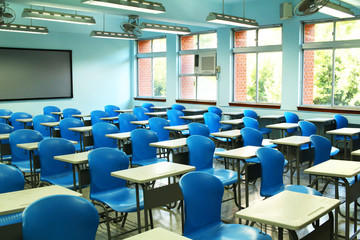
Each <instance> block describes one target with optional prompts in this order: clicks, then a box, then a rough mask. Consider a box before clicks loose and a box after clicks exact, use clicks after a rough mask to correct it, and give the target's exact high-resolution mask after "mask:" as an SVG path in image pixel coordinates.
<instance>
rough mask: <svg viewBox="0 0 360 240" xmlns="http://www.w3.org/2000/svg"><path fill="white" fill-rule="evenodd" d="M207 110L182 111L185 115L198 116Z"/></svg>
mask: <svg viewBox="0 0 360 240" xmlns="http://www.w3.org/2000/svg"><path fill="white" fill-rule="evenodd" d="M207 111H208V110H207V109H195V108H193V109H184V110H183V112H184V114H185V115H188V116H190V115H198V114H203V113H206V112H207Z"/></svg>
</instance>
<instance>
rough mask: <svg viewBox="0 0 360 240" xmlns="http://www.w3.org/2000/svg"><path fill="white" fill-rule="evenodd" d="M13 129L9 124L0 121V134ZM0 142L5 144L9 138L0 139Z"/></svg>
mask: <svg viewBox="0 0 360 240" xmlns="http://www.w3.org/2000/svg"><path fill="white" fill-rule="evenodd" d="M13 130H14V128H13V127H12V126H10V125H9V124H6V123H0V134H3V133H11V132H12V131H13ZM0 143H1V144H7V143H9V140H8V139H4V140H0Z"/></svg>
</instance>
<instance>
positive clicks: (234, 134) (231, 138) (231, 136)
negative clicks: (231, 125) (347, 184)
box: [210, 120, 241, 149]
mask: <svg viewBox="0 0 360 240" xmlns="http://www.w3.org/2000/svg"><path fill="white" fill-rule="evenodd" d="M229 121H231V120H229ZM210 135H211V136H212V137H219V138H226V148H227V149H230V146H229V143H230V142H231V148H234V147H235V139H236V138H238V137H240V136H241V133H240V130H239V129H234V130H228V131H222V132H214V133H210Z"/></svg>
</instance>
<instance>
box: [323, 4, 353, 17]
mask: <svg viewBox="0 0 360 240" xmlns="http://www.w3.org/2000/svg"><path fill="white" fill-rule="evenodd" d="M319 12H321V13H324V14H327V15H330V16H333V17H338V18H350V17H355V14H354V13H353V12H352V11H351V10H350V9H348V8H346V7H343V6H341V5H338V4H335V3H332V2H330V1H329V2H327V3H326V4H325V5H324V6H322V7H321V8H320V9H319Z"/></svg>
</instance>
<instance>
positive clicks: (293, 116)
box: [284, 112, 299, 134]
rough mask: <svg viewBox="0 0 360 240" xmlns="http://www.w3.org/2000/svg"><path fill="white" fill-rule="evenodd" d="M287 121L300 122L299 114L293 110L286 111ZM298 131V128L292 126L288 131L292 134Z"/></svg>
mask: <svg viewBox="0 0 360 240" xmlns="http://www.w3.org/2000/svg"><path fill="white" fill-rule="evenodd" d="M284 116H285V121H286V122H287V123H298V122H299V116H298V115H297V114H295V113H292V112H284ZM296 131H297V128H290V129H288V130H287V133H289V134H292V133H295V132H296Z"/></svg>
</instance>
